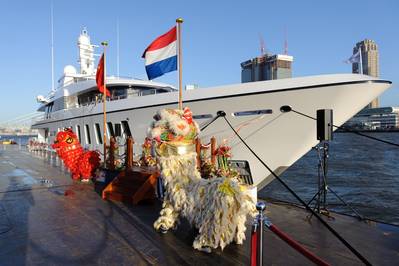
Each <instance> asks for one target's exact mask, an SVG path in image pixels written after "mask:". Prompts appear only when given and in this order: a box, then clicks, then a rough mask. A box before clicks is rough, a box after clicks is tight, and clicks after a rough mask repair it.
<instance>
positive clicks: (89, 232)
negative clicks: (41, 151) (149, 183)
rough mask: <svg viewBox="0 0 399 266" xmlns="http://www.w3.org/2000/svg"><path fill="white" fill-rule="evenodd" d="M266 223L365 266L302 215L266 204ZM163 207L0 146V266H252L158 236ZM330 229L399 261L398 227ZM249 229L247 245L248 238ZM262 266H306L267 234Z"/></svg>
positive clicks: (374, 255) (238, 257) (184, 234)
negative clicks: (102, 191) (135, 202)
mask: <svg viewBox="0 0 399 266" xmlns="http://www.w3.org/2000/svg"><path fill="white" fill-rule="evenodd" d="M267 209H268V211H267V213H266V214H267V216H268V217H269V218H270V219H271V221H272V222H273V223H274V224H276V225H277V226H278V227H279V228H280V229H282V230H284V231H285V232H286V233H288V234H290V235H291V236H292V237H294V238H295V239H296V240H297V241H299V242H300V243H301V244H303V245H304V246H306V247H307V248H308V249H310V250H311V251H312V252H314V253H316V254H317V255H318V256H320V257H321V258H323V259H324V260H326V261H327V262H329V263H331V264H332V265H362V263H361V262H360V261H359V260H358V259H357V258H356V257H354V256H353V255H352V253H350V252H349V251H348V250H347V249H346V248H345V247H344V246H343V245H342V244H341V243H340V242H339V241H338V240H336V238H335V237H334V236H333V235H332V234H331V233H330V232H328V231H327V230H326V229H324V227H323V226H322V225H321V224H320V223H319V222H318V221H317V220H316V219H314V218H313V219H312V220H311V221H308V220H307V219H306V217H307V216H308V214H307V213H306V212H305V211H304V210H303V209H301V208H298V207H294V206H288V205H281V204H269V205H268V207H267ZM159 210H160V203H158V202H155V203H152V204H146V205H139V206H130V205H125V204H123V203H116V202H112V201H103V200H102V199H101V197H100V196H99V195H98V194H97V193H96V192H95V191H94V189H93V185H92V184H82V183H73V182H72V181H71V179H70V177H69V174H68V173H67V172H66V171H65V170H64V169H63V168H62V167H61V166H60V165H59V162H58V160H56V159H55V158H45V157H40V156H38V155H35V154H31V153H29V152H28V151H26V150H25V149H23V148H22V149H21V148H20V147H18V146H0V265H2V266H3V265H249V253H250V251H249V249H250V244H249V241H248V240H247V241H245V242H244V244H243V245H235V244H231V245H229V246H227V247H226V248H225V250H224V251H223V252H222V251H221V250H220V249H218V250H214V251H213V252H212V253H211V254H207V253H202V252H199V251H195V250H194V249H193V248H192V247H191V244H192V241H193V240H194V237H195V230H193V229H190V227H189V225H188V224H187V222H184V221H183V222H182V224H181V225H180V226H179V227H178V228H177V230H176V231H173V232H169V233H167V234H159V233H157V232H155V230H154V229H153V227H152V224H153V222H154V221H155V220H156V218H157V216H158V212H159ZM334 217H335V219H334V220H329V223H330V224H331V225H332V226H333V227H334V228H335V229H336V230H337V231H338V232H340V233H341V234H342V236H343V237H345V239H346V240H347V241H348V242H349V243H351V244H352V245H353V246H354V247H355V248H356V249H357V250H358V251H359V252H360V253H361V254H363V255H364V256H365V257H366V258H367V259H368V260H369V261H370V262H371V263H372V264H374V265H392V264H393V263H395V261H396V262H397V261H399V232H398V231H399V230H398V228H397V227H393V226H389V225H383V224H378V223H371V222H368V223H366V222H360V221H358V220H356V219H354V218H351V217H347V216H341V215H338V214H334ZM251 222H252V221H249V225H248V230H247V239H248V238H249V233H250V230H249V228H250V223H251ZM263 245H264V263H265V265H311V262H309V261H308V260H307V259H305V258H304V257H302V256H301V255H300V254H298V253H297V252H296V251H294V250H293V249H291V248H290V247H289V246H288V245H287V244H285V243H284V242H283V241H282V240H280V239H278V238H277V236H275V235H274V234H273V233H272V232H270V231H265V234H264V243H263Z"/></svg>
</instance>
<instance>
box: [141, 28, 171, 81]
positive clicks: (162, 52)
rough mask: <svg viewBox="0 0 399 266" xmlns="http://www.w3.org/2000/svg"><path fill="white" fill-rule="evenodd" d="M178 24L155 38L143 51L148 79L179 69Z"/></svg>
mask: <svg viewBox="0 0 399 266" xmlns="http://www.w3.org/2000/svg"><path fill="white" fill-rule="evenodd" d="M176 47H177V38H176V26H175V27H173V28H172V29H171V30H170V31H168V32H167V33H165V34H164V35H161V36H159V37H158V38H156V39H155V41H153V42H152V43H151V44H150V45H149V46H148V47H147V49H145V51H144V53H143V56H142V57H143V58H145V69H146V71H147V76H148V79H150V80H151V79H154V78H157V77H159V76H162V75H163V74H165V73H168V72H171V71H175V70H177V49H176Z"/></svg>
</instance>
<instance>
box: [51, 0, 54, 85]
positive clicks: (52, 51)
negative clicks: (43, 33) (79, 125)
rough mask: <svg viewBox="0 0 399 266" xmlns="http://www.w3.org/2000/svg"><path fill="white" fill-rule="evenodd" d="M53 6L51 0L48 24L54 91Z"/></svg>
mask: <svg viewBox="0 0 399 266" xmlns="http://www.w3.org/2000/svg"><path fill="white" fill-rule="evenodd" d="M53 12H54V6H53V1H51V12H50V24H51V91H52V92H54V91H55V89H54V19H53Z"/></svg>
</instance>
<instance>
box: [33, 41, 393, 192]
mask: <svg viewBox="0 0 399 266" xmlns="http://www.w3.org/2000/svg"><path fill="white" fill-rule="evenodd" d="M86 35H87V33H86ZM81 36H82V35H81ZM88 40H90V39H88ZM87 44H88V45H91V44H90V41H89V42H88V43H86V45H87ZM91 52H93V51H91ZM87 58H91V57H90V56H87ZM80 62H81V63H82V60H80ZM87 62H89V63H90V64H91V63H92V61H91V59H89V60H88V61H87ZM90 64H89V66H90ZM90 69H91V68H90V67H88V68H85V67H82V66H81V73H76V72H75V73H73V71H72V69H66V71H64V76H63V78H62V79H61V80H60V86H59V88H58V89H57V90H56V92H55V93H53V94H51V95H50V97H48V98H47V99H45V100H46V101H42V105H41V107H40V108H39V111H43V112H44V116H43V118H42V119H41V120H40V121H37V122H36V123H35V124H34V125H33V126H32V127H33V128H35V129H39V132H40V133H39V134H40V137H41V139H42V140H43V141H46V142H50V143H51V142H52V141H53V139H54V137H55V135H56V133H57V131H59V130H62V129H63V128H65V127H72V129H73V130H74V131H75V132H76V133H77V135H78V136H79V138H80V141H81V142H82V145H83V146H85V147H87V148H89V149H99V150H101V149H102V146H103V144H102V143H103V140H102V132H103V114H102V111H103V110H102V104H100V101H101V97H100V94H99V92H98V89H97V87H96V82H95V73H94V72H92V73H91V75H89V74H86V73H82V72H83V71H89V70H90ZM88 73H89V72H88ZM390 84H391V82H389V81H384V80H379V79H377V78H373V77H370V76H365V75H357V74H335V75H321V76H310V77H301V78H292V79H281V80H272V81H261V82H249V83H242V84H234V85H227V86H220V87H214V88H207V89H195V90H187V91H184V92H183V102H184V103H183V105H184V106H188V107H190V109H191V110H192V112H193V115H194V118H195V119H196V120H197V122H198V123H199V124H200V125H204V124H206V123H207V122H208V121H210V120H211V119H212V118H214V117H215V116H216V114H217V112H218V111H224V112H225V113H226V118H227V119H228V120H229V121H230V122H231V123H232V124H233V126H234V127H235V129H236V130H238V132H239V134H240V135H241V136H242V137H243V139H245V141H246V142H247V143H248V144H249V145H250V146H251V147H252V149H253V150H254V151H255V152H256V153H257V154H258V155H259V157H260V158H262V160H264V162H266V163H267V164H268V165H269V166H270V167H271V169H273V170H274V171H276V172H277V173H281V172H282V171H284V170H285V169H286V168H287V167H289V166H290V165H292V164H293V163H294V162H295V161H296V160H298V159H299V158H300V157H302V156H303V155H304V154H305V153H307V152H308V151H309V150H310V149H311V148H312V147H313V146H314V145H316V144H317V140H316V122H315V121H314V120H312V119H309V118H306V117H304V116H301V115H298V114H296V113H294V112H288V113H283V112H281V111H280V108H281V106H284V105H289V106H291V107H292V109H294V110H297V111H299V112H302V113H304V114H307V115H309V116H313V117H315V116H316V110H317V109H333V111H334V124H335V125H338V126H340V125H342V124H343V123H344V122H345V121H347V120H348V119H349V118H351V117H352V116H353V115H354V114H356V113H357V112H358V111H360V110H361V109H362V108H363V107H364V106H365V105H367V104H368V103H369V102H370V101H371V100H372V99H374V98H375V97H377V96H378V95H380V94H381V93H382V92H383V91H385V90H386V89H387V88H389V86H390ZM107 88H108V89H109V90H110V91H111V95H112V96H111V97H110V99H108V102H107V130H108V133H109V134H107V135H108V136H110V135H118V134H119V132H121V135H122V137H126V136H128V135H132V136H133V137H134V139H135V143H136V145H137V146H136V147H135V151H136V152H139V149H140V146H141V144H142V143H143V141H144V138H145V136H146V133H147V128H148V126H149V123H151V121H152V120H153V115H154V114H155V113H156V111H157V110H159V109H161V108H177V99H178V92H177V91H176V90H175V89H174V88H173V87H171V86H170V85H167V84H162V83H157V82H152V81H143V80H137V79H125V78H119V77H107ZM211 136H216V138H217V139H218V141H219V142H221V141H223V140H225V139H227V140H228V141H229V145H231V146H232V148H233V151H232V153H233V156H234V157H233V159H235V160H245V161H248V162H249V165H250V170H251V173H252V177H253V180H254V184H255V185H257V186H258V189H261V188H262V187H263V186H265V185H266V184H268V183H269V182H270V181H271V180H273V177H272V176H271V174H270V173H269V171H268V170H267V169H265V168H264V166H262V164H261V163H260V162H258V161H257V160H256V158H255V157H254V156H253V155H252V154H251V153H250V152H249V151H248V149H247V148H246V147H245V146H244V145H243V144H242V143H241V142H240V141H239V139H238V138H237V137H236V136H234V134H233V132H232V130H231V129H230V128H229V127H228V125H227V124H226V122H225V121H224V119H223V118H219V119H217V120H216V121H215V122H214V123H212V124H211V125H210V126H209V127H207V128H206V129H205V130H204V131H203V132H201V137H202V138H203V140H204V142H206V141H209V138H210V137H211Z"/></svg>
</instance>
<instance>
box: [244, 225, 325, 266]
mask: <svg viewBox="0 0 399 266" xmlns="http://www.w3.org/2000/svg"><path fill="white" fill-rule="evenodd" d="M268 228H269V229H270V230H271V231H272V232H273V233H275V234H276V235H277V236H278V237H280V238H281V239H282V240H284V241H285V242H286V243H287V244H288V245H290V246H291V247H292V248H294V249H295V250H296V251H298V252H299V253H301V254H302V255H304V256H305V257H306V258H308V259H309V260H311V261H313V262H314V263H315V264H317V265H323V266H324V265H330V264H328V263H327V262H325V261H324V260H322V259H321V258H319V257H317V256H316V255H315V254H313V253H312V252H310V251H309V250H308V249H306V248H305V247H303V246H302V245H301V244H299V243H298V242H297V241H295V240H294V239H292V238H291V237H290V236H289V235H287V234H286V233H284V232H283V231H281V230H280V229H279V228H278V227H276V226H275V225H273V224H272V225H270V226H268ZM251 265H252V264H251Z"/></svg>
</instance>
